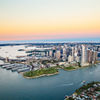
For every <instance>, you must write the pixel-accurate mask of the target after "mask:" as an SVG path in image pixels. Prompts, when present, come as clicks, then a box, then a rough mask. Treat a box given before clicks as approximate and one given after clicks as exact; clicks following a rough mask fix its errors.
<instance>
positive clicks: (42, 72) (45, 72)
mask: <svg viewBox="0 0 100 100" xmlns="http://www.w3.org/2000/svg"><path fill="white" fill-rule="evenodd" d="M55 74H58V69H57V68H54V67H51V68H42V69H39V70H35V71H29V72H25V73H23V76H24V77H25V78H38V77H43V76H51V75H55Z"/></svg>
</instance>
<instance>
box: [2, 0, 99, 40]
mask: <svg viewBox="0 0 100 100" xmlns="http://www.w3.org/2000/svg"><path fill="white" fill-rule="evenodd" d="M99 4H100V1H99V0H84V1H82V0H70V1H69V0H55V1H54V0H50V1H49V0H42V1H41V0H29V1H27V0H14V1H13V0H3V1H2V0H0V7H1V9H0V12H1V16H0V41H9V40H42V39H44V40H45V39H47V40H49V39H71V38H72V39H76V38H97V37H98V38H99V37H100V6H99Z"/></svg>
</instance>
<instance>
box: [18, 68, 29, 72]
mask: <svg viewBox="0 0 100 100" xmlns="http://www.w3.org/2000/svg"><path fill="white" fill-rule="evenodd" d="M26 71H30V68H29V67H27V68H22V69H18V70H17V72H18V73H20V72H26Z"/></svg>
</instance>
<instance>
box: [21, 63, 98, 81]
mask: <svg viewBox="0 0 100 100" xmlns="http://www.w3.org/2000/svg"><path fill="white" fill-rule="evenodd" d="M97 64H99V63H97ZM92 65H96V64H90V65H88V66H83V67H79V66H77V68H75V69H64V68H57V69H63V70H64V71H74V70H78V69H83V68H87V67H90V66H92ZM21 74H22V75H23V77H24V78H27V79H35V78H40V77H45V76H53V75H57V74H59V71H57V72H56V73H53V74H43V75H39V76H32V77H28V76H24V72H23V73H21Z"/></svg>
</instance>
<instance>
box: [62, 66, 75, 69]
mask: <svg viewBox="0 0 100 100" xmlns="http://www.w3.org/2000/svg"><path fill="white" fill-rule="evenodd" d="M73 69H76V68H75V67H73V66H70V67H64V70H73Z"/></svg>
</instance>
